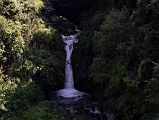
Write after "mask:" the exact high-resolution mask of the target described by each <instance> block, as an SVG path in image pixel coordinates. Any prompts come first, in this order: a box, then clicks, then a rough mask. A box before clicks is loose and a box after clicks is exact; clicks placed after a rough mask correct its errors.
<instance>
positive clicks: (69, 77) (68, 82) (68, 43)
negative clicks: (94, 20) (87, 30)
mask: <svg viewBox="0 0 159 120" xmlns="http://www.w3.org/2000/svg"><path fill="white" fill-rule="evenodd" d="M76 31H77V32H78V33H77V34H73V35H69V36H65V35H62V39H63V41H64V43H65V51H66V64H65V86H64V89H62V90H59V91H58V96H62V97H69V98H70V97H77V96H79V95H81V92H79V91H78V90H76V89H75V88H74V78H73V70H72V64H71V56H72V52H73V46H74V43H76V42H77V41H78V40H77V37H78V36H79V35H80V33H79V30H77V29H76Z"/></svg>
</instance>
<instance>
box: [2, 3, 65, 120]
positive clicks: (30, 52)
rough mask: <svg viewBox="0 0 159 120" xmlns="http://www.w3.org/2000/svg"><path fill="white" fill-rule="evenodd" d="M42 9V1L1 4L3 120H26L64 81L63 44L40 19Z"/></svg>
mask: <svg viewBox="0 0 159 120" xmlns="http://www.w3.org/2000/svg"><path fill="white" fill-rule="evenodd" d="M42 7H44V5H43V1H42V0H35V1H32V0H0V116H1V117H0V119H4V120H7V119H11V120H15V119H19V120H21V119H23V118H21V117H22V115H23V114H24V112H25V111H27V110H28V113H29V112H33V111H32V109H34V106H36V105H37V106H38V103H39V102H41V101H43V100H44V92H45V93H47V94H49V92H51V91H52V90H55V89H56V87H57V81H59V80H64V79H63V77H64V75H63V74H64V72H63V71H64V55H63V44H62V43H61V42H62V41H61V38H60V37H59V35H58V34H57V32H56V30H55V29H54V28H53V27H51V26H50V25H49V26H48V25H46V23H45V22H44V21H43V20H42V19H41V18H40V17H41V16H40V10H41V9H42ZM60 41H61V42H60ZM46 86H47V87H48V89H46V88H47V87H46ZM42 90H44V91H42ZM44 104H45V103H44ZM46 104H47V103H46ZM40 107H41V109H45V108H43V107H44V106H43V105H41V104H40V105H39V106H38V107H37V108H35V109H40ZM50 109H52V108H50ZM35 111H36V110H35ZM50 111H51V110H50ZM37 112H40V111H38V110H37ZM28 113H27V112H26V113H25V115H29V114H30V113H29V114H28ZM45 113H46V112H45ZM45 113H43V112H41V113H39V119H42V118H41V116H40V114H43V115H44V114H45ZM43 115H42V116H43ZM37 116H38V115H37ZM37 116H35V117H33V118H32V119H35V118H36V117H37ZM49 116H50V115H49V113H48V117H49ZM53 116H55V115H53ZM23 117H24V116H23ZM28 118H29V116H28ZM51 118H52V117H51ZM51 118H50V119H51ZM24 119H27V118H25V117H24ZM30 119H31V116H30Z"/></svg>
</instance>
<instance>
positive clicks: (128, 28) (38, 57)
mask: <svg viewBox="0 0 159 120" xmlns="http://www.w3.org/2000/svg"><path fill="white" fill-rule="evenodd" d="M58 16H64V17H66V18H68V19H69V20H70V21H72V22H74V23H75V24H78V26H79V28H80V29H81V31H82V33H81V37H80V40H79V43H78V44H77V45H76V49H75V50H74V53H73V68H74V76H75V83H76V84H75V86H76V88H78V89H79V90H81V91H85V92H89V93H92V95H93V96H94V99H95V100H97V101H98V102H99V103H101V104H102V105H103V110H104V111H105V112H113V113H115V115H116V117H117V119H118V120H152V119H153V117H155V116H157V115H158V114H159V112H158V111H159V93H158V90H159V65H158V63H159V56H158V55H159V0H138V1H137V0H50V2H48V1H47V0H46V1H45V0H44V1H42V0H0V119H2V120H36V119H37V120H78V119H80V120H82V119H83V120H88V119H90V120H92V118H89V117H87V116H83V115H80V116H72V115H68V114H67V113H65V112H64V111H60V112H59V110H58V109H57V108H56V107H55V106H54V105H53V104H52V103H50V102H49V101H48V98H49V93H50V92H51V91H54V90H57V89H59V88H62V86H63V83H64V62H65V55H64V50H63V46H64V45H63V43H62V40H61V36H60V33H61V32H62V33H65V34H70V33H73V32H74V24H73V23H71V22H68V21H67V20H66V18H64V17H58Z"/></svg>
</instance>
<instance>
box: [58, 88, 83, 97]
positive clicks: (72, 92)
mask: <svg viewBox="0 0 159 120" xmlns="http://www.w3.org/2000/svg"><path fill="white" fill-rule="evenodd" d="M84 94H85V93H83V92H79V91H78V90H76V89H61V90H58V91H57V96H61V97H64V98H72V97H80V96H82V95H84Z"/></svg>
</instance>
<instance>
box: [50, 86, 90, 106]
mask: <svg viewBox="0 0 159 120" xmlns="http://www.w3.org/2000/svg"><path fill="white" fill-rule="evenodd" d="M51 99H52V100H53V101H54V102H56V103H57V104H59V105H63V106H66V105H69V106H70V105H71V106H72V105H75V104H79V103H82V104H83V103H87V102H88V101H90V99H91V96H90V95H89V94H88V93H84V92H80V91H78V90H76V89H61V90H58V91H56V92H54V93H52V95H51Z"/></svg>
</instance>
